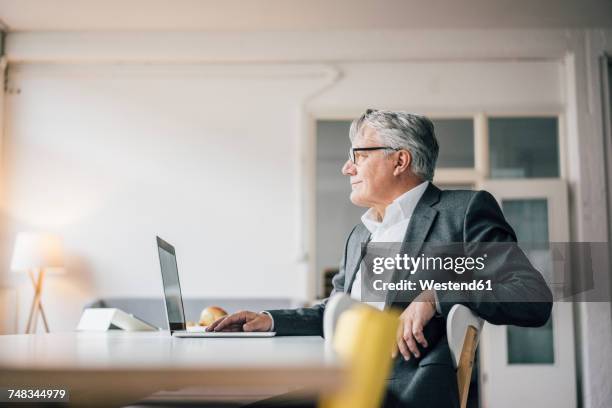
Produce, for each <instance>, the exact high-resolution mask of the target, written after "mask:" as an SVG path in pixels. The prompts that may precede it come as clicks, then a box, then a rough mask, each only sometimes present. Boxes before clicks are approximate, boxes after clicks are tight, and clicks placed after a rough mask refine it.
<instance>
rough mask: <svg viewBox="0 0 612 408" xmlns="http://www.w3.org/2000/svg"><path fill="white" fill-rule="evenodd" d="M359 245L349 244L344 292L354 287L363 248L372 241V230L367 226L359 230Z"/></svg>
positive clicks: (349, 291)
mask: <svg viewBox="0 0 612 408" xmlns="http://www.w3.org/2000/svg"><path fill="white" fill-rule="evenodd" d="M355 242H356V243H357V245H349V248H348V249H349V251H350V252H349V253H348V254H347V258H346V265H345V269H344V271H345V273H346V274H347V276H346V280H345V285H344V293H351V288H352V287H353V282H354V281H355V276H356V275H357V271H358V270H359V267H360V266H361V261H362V258H363V257H362V253H361V252H362V251H361V248H362V246H363V244H367V243H368V242H370V231H368V229H367V228H365V227H364V228H361V229H360V231H359V236H358V237H357V238H356V241H355Z"/></svg>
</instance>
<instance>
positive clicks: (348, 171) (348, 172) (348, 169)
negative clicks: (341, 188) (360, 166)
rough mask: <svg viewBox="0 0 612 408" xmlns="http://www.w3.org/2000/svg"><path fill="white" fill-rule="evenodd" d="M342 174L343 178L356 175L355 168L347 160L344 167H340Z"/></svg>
mask: <svg viewBox="0 0 612 408" xmlns="http://www.w3.org/2000/svg"><path fill="white" fill-rule="evenodd" d="M342 174H344V175H345V176H354V175H355V174H357V167H355V164H353V162H352V161H350V160H347V161H346V163H344V166H342Z"/></svg>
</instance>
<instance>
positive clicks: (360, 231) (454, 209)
mask: <svg viewBox="0 0 612 408" xmlns="http://www.w3.org/2000/svg"><path fill="white" fill-rule="evenodd" d="M369 235H370V234H369V231H368V230H367V228H366V227H365V226H364V225H363V224H361V223H360V224H358V225H357V226H355V228H353V230H352V231H351V233H350V235H349V237H348V239H347V241H346V244H345V248H344V256H343V260H342V262H341V264H340V270H339V272H338V274H337V275H336V276H334V278H333V287H334V289H333V292H332V294H333V293H338V292H345V293H349V292H350V289H351V286H352V282H353V279H354V277H355V274H356V272H357V270H358V269H359V263H360V255H361V244H362V243H364V242H367V240H368V239H369ZM424 242H439V243H452V242H465V243H477V242H516V235H515V233H514V231H513V230H512V228H511V227H510V225H508V223H507V222H506V220H505V219H504V216H503V214H502V211H501V209H500V208H499V205H498V204H497V202H496V201H495V199H494V198H493V196H492V195H491V194H489V193H488V192H486V191H465V190H444V191H442V190H440V189H439V188H437V187H436V186H434V185H433V184H431V183H430V184H429V186H428V187H427V190H425V193H424V194H423V196H422V197H421V200H420V201H419V202H418V204H417V206H416V208H415V210H414V213H413V215H412V218H411V220H410V223H409V225H408V228H407V230H406V234H405V237H404V243H405V248H408V250H407V251H406V252H409V253H412V254H416V252H418V251H419V250H420V248H421V247H422V245H423V243H424ZM496 258H497V259H495V260H491V259H489V261H493V262H496V263H495V264H494V265H495V267H494V268H487V269H486V270H483V271H482V272H481V275H480V276H479V275H478V273H476V274H474V278H476V279H491V278H494V279H495V280H496V281H497V282H503V284H502V285H498V286H497V288H496V289H495V290H494V291H493V293H485V292H482V291H478V292H474V293H469V294H465V293H464V294H455V293H452V292H441V291H439V292H438V293H437V295H438V300H439V303H440V307H441V311H442V314H441V315H440V316H437V317H435V318H433V319H432V320H431V321H430V322H429V324H428V325H427V327H425V331H424V335H425V337H426V338H427V340H428V342H429V347H428V349H425V350H423V349H421V350H422V356H421V358H420V359H418V360H416V359H414V358H412V359H410V360H409V361H404V360H403V358H401V356H399V357H398V358H397V359H396V360H395V361H394V366H393V372H392V374H391V376H390V377H389V379H388V392H387V401H386V404H385V405H386V406H405V407H417V406H422V407H458V406H459V400H458V391H457V377H456V374H455V371H454V369H453V367H452V361H451V357H450V350H449V347H448V342H447V340H446V323H445V319H446V317H447V316H448V313H449V312H450V309H451V307H452V306H453V305H454V304H456V303H461V304H464V305H466V306H468V307H470V308H471V309H472V310H474V311H475V313H476V314H478V315H479V316H481V317H482V318H484V319H485V320H487V321H489V322H490V323H493V324H512V325H519V326H541V325H543V324H545V323H546V321H547V320H548V318H549V317H550V311H551V308H552V295H551V292H550V290H549V289H548V287H547V286H546V283H545V282H544V280H543V279H542V276H541V274H540V273H539V272H538V271H537V270H535V269H534V268H533V267H532V266H531V264H530V263H529V261H528V260H527V258H526V257H525V255H524V254H523V253H522V252H520V250H518V249H517V250H512V249H510V248H509V249H508V251H507V252H506V253H498V254H496ZM492 270H493V272H491V271H492ZM492 273H494V276H491V274H492ZM515 295H516V296H522V298H524V299H526V298H530V299H540V300H542V301H539V302H524V303H518V302H497V301H495V299H496V297H497V298H502V299H504V298H505V299H508V298H511V296H515ZM517 298H520V297H517ZM325 304H326V301H324V302H322V303H321V304H319V305H316V306H314V307H309V308H301V309H287V310H269V311H268V312H269V313H270V314H271V315H272V317H273V319H274V329H275V331H276V332H277V334H278V335H319V336H322V335H323V312H324V310H325ZM386 304H387V306H386V307H396V308H398V309H404V308H405V307H406V306H407V305H408V303H405V302H404V303H402V302H397V301H395V300H394V299H393V298H387V302H386Z"/></svg>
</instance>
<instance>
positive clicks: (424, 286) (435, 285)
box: [373, 279, 493, 291]
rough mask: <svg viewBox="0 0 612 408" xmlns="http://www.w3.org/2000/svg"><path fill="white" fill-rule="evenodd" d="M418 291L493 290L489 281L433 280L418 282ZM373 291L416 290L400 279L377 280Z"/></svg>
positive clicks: (409, 283)
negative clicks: (393, 280)
mask: <svg viewBox="0 0 612 408" xmlns="http://www.w3.org/2000/svg"><path fill="white" fill-rule="evenodd" d="M418 282H419V287H418V289H420V290H445V291H451V290H458V291H463V290H493V287H492V285H491V280H490V279H487V280H484V279H480V280H473V281H471V282H452V281H448V282H436V281H434V280H431V279H428V280H419V281H418ZM373 285H374V290H379V291H405V290H417V284H416V282H413V281H409V280H406V279H402V280H400V281H399V282H383V281H382V280H380V279H377V280H375V281H374V282H373Z"/></svg>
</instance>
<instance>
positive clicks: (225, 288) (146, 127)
mask: <svg viewBox="0 0 612 408" xmlns="http://www.w3.org/2000/svg"><path fill="white" fill-rule="evenodd" d="M336 69H337V70H338V71H339V72H341V73H342V75H341V77H340V78H339V79H338V80H337V83H335V84H334V85H333V86H331V87H329V88H328V89H325V91H324V92H323V93H321V94H319V95H318V96H316V97H315V98H313V99H312V100H310V101H309V102H308V107H307V110H308V111H309V112H310V113H311V114H312V115H315V116H316V115H331V114H335V113H334V112H341V111H344V112H348V111H354V112H355V113H357V112H360V111H361V110H362V109H364V108H365V107H368V106H379V107H380V106H383V105H385V106H395V107H401V108H403V109H409V110H417V111H423V109H425V111H426V112H428V113H429V112H431V111H445V110H451V111H452V110H455V111H457V110H459V111H462V112H469V111H479V110H483V109H486V108H490V109H494V110H508V109H519V110H521V111H523V110H524V111H528V110H529V109H539V110H541V109H548V110H550V109H553V110H557V111H558V110H560V109H561V108H560V107H561V105H562V97H561V92H560V90H559V83H560V72H561V70H560V64H559V62H555V61H549V62H546V61H543V62H491V63H487V62H462V63H444V62H430V63H417V64H410V63H377V64H374V63H365V64H364V63H344V64H338V65H337V66H336ZM327 72H329V70H327V71H326V70H325V69H323V67H318V66H305V65H290V66H286V65H283V64H275V65H259V64H250V65H241V66H236V65H232V66H228V65H225V66H217V65H211V64H195V65H184V64H179V65H142V64H133V63H132V64H129V65H116V64H112V65H103V64H84V65H50V64H18V65H14V66H12V67H11V70H10V74H9V85H10V86H9V88H10V89H11V91H10V93H9V95H8V98H7V105H8V106H7V108H8V109H7V118H8V121H7V132H6V136H5V156H4V165H5V175H6V196H7V198H6V203H5V210H6V214H7V216H8V237H7V242H6V244H8V247H7V248H5V251H4V252H5V257H6V258H8V256H9V255H10V245H11V243H12V238H13V237H14V234H15V233H16V232H18V231H22V230H30V229H35V230H39V229H43V230H51V231H54V232H57V233H60V234H61V235H62V236H64V237H65V240H66V248H67V252H68V253H69V259H70V261H69V265H68V271H69V273H68V275H66V276H57V277H50V278H49V279H48V280H47V284H48V286H47V288H46V289H47V290H46V292H45V294H46V296H45V299H44V300H45V303H46V304H47V307H48V314H49V318H50V320H51V321H52V326H53V327H54V328H55V329H70V328H72V327H74V324H75V323H76V320H77V319H78V314H79V310H80V307H81V305H82V303H83V302H85V301H86V300H88V299H90V298H92V297H99V296H135V295H136V296H159V295H160V279H159V271H158V264H157V256H156V252H155V246H154V237H155V235H156V234H159V235H160V236H162V237H164V238H166V239H168V240H169V241H170V242H172V243H174V244H175V245H176V247H177V252H178V261H179V268H180V271H181V278H182V283H183V290H184V293H185V295H186V296H228V297H232V296H235V297H239V296H251V297H257V296H261V297H264V296H281V297H282V296H288V297H294V298H302V299H305V298H308V297H310V296H311V295H312V292H311V290H313V289H312V288H311V287H310V286H309V285H312V281H311V280H310V279H309V278H307V277H306V276H305V275H304V272H305V268H304V265H303V264H301V263H300V262H299V261H300V259H301V258H300V256H301V255H302V253H301V250H302V248H303V243H302V242H303V239H304V237H303V234H304V232H303V228H302V227H303V226H302V225H301V222H302V218H301V214H300V211H301V210H300V209H301V208H302V202H301V201H302V200H301V198H300V197H301V195H303V194H304V192H303V191H302V189H301V178H302V177H303V174H302V170H301V167H300V149H301V147H302V139H305V138H307V135H305V134H304V133H303V132H302V128H301V127H300V125H301V109H302V104H303V103H304V101H305V99H306V98H307V97H308V95H309V94H311V93H313V92H315V91H317V89H319V88H321V87H322V86H323V85H324V84H325V83H326V81H327V78H326V75H327ZM475 94H478V97H475V96H474V95H475ZM347 143H348V141H347ZM309 159H312V158H309ZM262 244H263V245H262ZM341 245H342V243H341V242H339V245H338V247H339V248H341ZM5 262H7V261H5ZM6 264H7V263H5V265H6ZM11 279H12V280H13V281H15V282H17V283H19V287H20V288H21V289H20V292H21V293H22V296H20V299H21V302H20V312H21V313H20V315H21V316H22V317H23V316H24V313H25V312H27V306H28V304H27V302H28V300H29V290H30V289H29V285H28V283H27V282H26V281H25V279H22V280H18V279H17V277H12V278H11ZM24 319H25V318H21V319H20V321H21V320H24Z"/></svg>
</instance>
